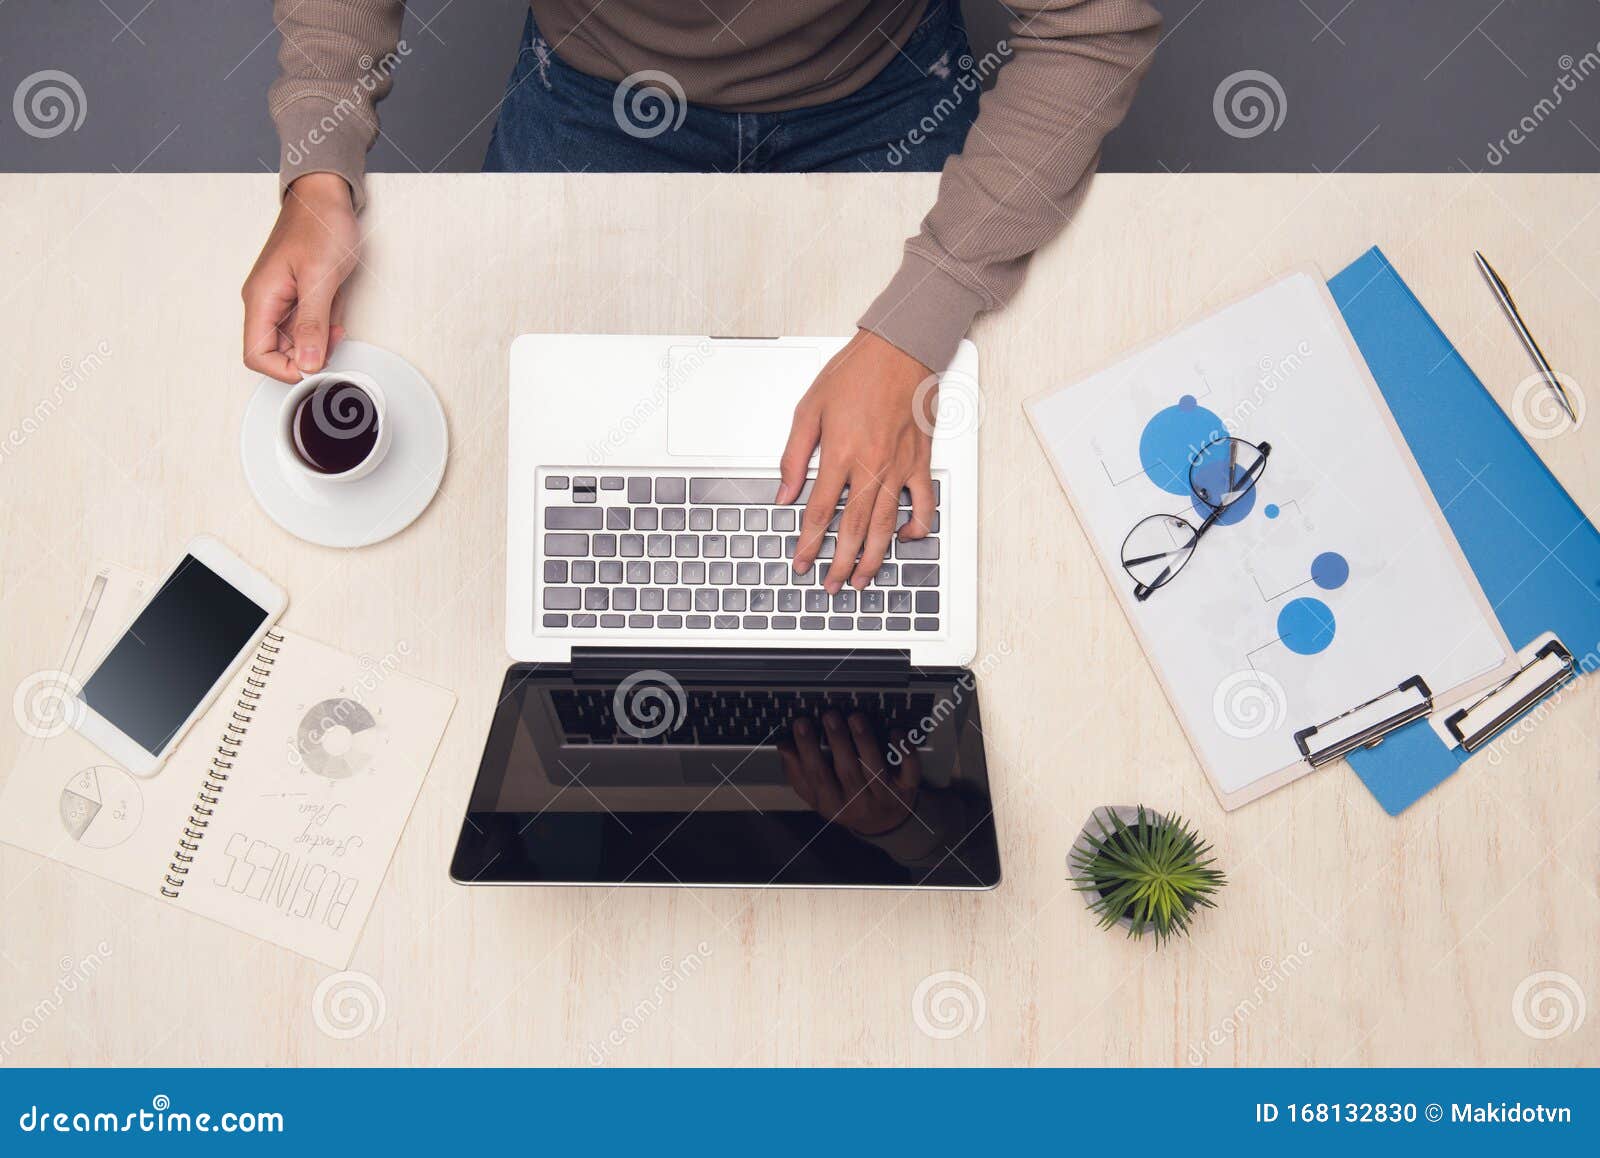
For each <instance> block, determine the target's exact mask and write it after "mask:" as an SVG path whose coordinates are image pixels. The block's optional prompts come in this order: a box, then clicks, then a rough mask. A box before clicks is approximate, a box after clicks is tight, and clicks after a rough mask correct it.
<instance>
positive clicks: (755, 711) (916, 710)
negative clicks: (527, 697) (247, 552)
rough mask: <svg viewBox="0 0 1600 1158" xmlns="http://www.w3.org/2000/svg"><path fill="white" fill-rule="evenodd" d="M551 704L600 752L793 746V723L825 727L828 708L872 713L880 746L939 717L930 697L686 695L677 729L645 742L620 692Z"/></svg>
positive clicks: (576, 739) (567, 693) (575, 692)
mask: <svg viewBox="0 0 1600 1158" xmlns="http://www.w3.org/2000/svg"><path fill="white" fill-rule="evenodd" d="M550 699H551V703H552V704H553V705H554V707H555V712H556V718H557V719H558V720H559V721H560V723H561V730H562V732H563V734H564V736H565V738H566V742H567V743H568V744H596V745H608V744H623V745H640V744H692V745H694V746H696V747H706V746H731V747H739V748H752V747H761V746H764V745H772V744H776V743H777V742H778V741H779V740H783V739H787V738H788V737H789V735H790V732H791V730H792V728H793V726H794V721H795V720H797V719H799V718H801V717H802V716H804V717H807V718H810V719H812V720H820V719H821V718H822V714H823V712H825V711H828V710H829V709H832V710H834V711H837V712H838V713H840V714H841V715H843V716H849V715H850V714H851V713H852V712H864V713H866V715H867V716H868V717H869V718H871V719H872V721H873V725H874V728H875V729H876V730H877V732H878V739H879V740H880V741H884V740H885V739H886V738H887V737H888V736H889V735H890V733H891V732H894V731H896V730H898V731H902V732H906V733H908V734H910V735H917V734H918V733H917V731H916V729H918V728H922V727H926V726H927V720H928V718H929V716H930V715H931V713H932V712H933V711H934V698H933V695H932V693H930V692H911V691H898V690H897V691H881V692H874V691H870V690H856V689H852V690H849V691H835V690H830V689H827V688H796V689H793V690H787V689H786V690H784V691H781V692H779V691H775V690H767V689H762V688H730V689H720V688H686V689H684V702H683V712H682V715H681V717H680V718H679V720H678V722H677V724H676V726H674V727H673V728H672V729H671V730H669V731H666V732H664V733H662V734H660V735H648V736H643V737H641V736H640V735H638V732H639V729H637V728H634V729H631V730H629V729H626V728H623V727H621V726H620V725H619V724H618V722H617V719H616V716H615V714H614V713H615V710H616V704H615V703H614V700H615V693H614V691H613V689H610V688H603V689H591V688H573V689H560V690H553V691H551V693H550ZM818 738H819V740H820V741H821V742H822V743H823V744H824V745H825V744H826V742H827V736H826V733H823V732H819V737H818ZM918 746H919V747H920V746H921V745H920V744H919V745H918Z"/></svg>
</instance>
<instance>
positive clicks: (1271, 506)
mask: <svg viewBox="0 0 1600 1158" xmlns="http://www.w3.org/2000/svg"><path fill="white" fill-rule="evenodd" d="M1261 513H1262V514H1263V515H1266V516H1267V518H1269V519H1275V518H1277V517H1278V504H1277V503H1268V504H1267V505H1266V506H1264V507H1262V508H1261Z"/></svg>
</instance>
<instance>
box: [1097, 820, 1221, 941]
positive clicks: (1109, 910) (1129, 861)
mask: <svg viewBox="0 0 1600 1158" xmlns="http://www.w3.org/2000/svg"><path fill="white" fill-rule="evenodd" d="M1109 815H1110V820H1111V823H1110V826H1109V827H1108V826H1107V825H1106V822H1105V819H1104V818H1103V816H1102V814H1101V813H1100V812H1096V813H1095V816H1094V820H1093V824H1094V827H1095V828H1096V829H1097V830H1098V831H1095V832H1086V833H1085V834H1084V835H1085V840H1084V841H1083V843H1082V844H1080V845H1079V846H1077V847H1075V848H1074V849H1073V850H1072V855H1071V857H1070V858H1069V866H1070V870H1071V879H1072V885H1073V887H1074V888H1075V889H1077V890H1078V891H1079V892H1081V893H1087V894H1091V895H1092V897H1093V899H1092V900H1090V902H1089V908H1090V910H1091V911H1092V912H1093V913H1095V914H1096V915H1097V916H1098V917H1099V919H1100V927H1101V928H1103V929H1109V928H1111V926H1113V925H1115V924H1117V922H1119V921H1121V920H1122V919H1123V918H1124V917H1126V918H1128V921H1129V924H1128V936H1130V937H1142V936H1144V935H1145V934H1146V933H1150V934H1152V935H1153V936H1154V937H1155V939H1156V944H1157V945H1160V944H1162V943H1163V942H1165V941H1166V940H1167V939H1168V938H1169V937H1172V936H1175V935H1186V934H1187V933H1188V932H1189V925H1190V922H1191V921H1192V920H1193V918H1194V914H1195V910H1196V909H1199V908H1208V909H1209V908H1215V907H1216V902H1215V901H1214V900H1213V899H1212V898H1213V897H1214V896H1215V894H1216V892H1217V890H1219V889H1220V888H1222V886H1223V885H1225V884H1227V883H1228V878H1227V876H1226V875H1224V874H1223V872H1222V871H1221V870H1220V869H1216V868H1212V867H1211V866H1212V865H1213V864H1214V863H1215V860H1216V858H1215V857H1213V856H1211V855H1210V853H1211V845H1210V843H1209V842H1207V841H1205V840H1202V839H1201V838H1200V836H1199V834H1198V833H1196V832H1195V831H1194V829H1193V828H1192V827H1191V826H1190V825H1189V822H1188V821H1186V820H1184V819H1183V818H1182V817H1180V816H1162V815H1160V814H1158V813H1156V812H1147V811H1146V810H1145V808H1144V806H1143V805H1140V806H1139V809H1138V813H1137V815H1136V816H1135V817H1134V822H1133V823H1132V824H1131V825H1130V824H1127V823H1125V822H1124V821H1123V820H1122V818H1121V817H1120V816H1118V815H1116V814H1115V813H1114V812H1112V813H1109Z"/></svg>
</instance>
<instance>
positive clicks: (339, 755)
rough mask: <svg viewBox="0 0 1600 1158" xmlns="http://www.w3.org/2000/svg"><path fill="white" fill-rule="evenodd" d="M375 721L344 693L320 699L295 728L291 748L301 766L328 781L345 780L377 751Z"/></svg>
mask: <svg viewBox="0 0 1600 1158" xmlns="http://www.w3.org/2000/svg"><path fill="white" fill-rule="evenodd" d="M377 740H378V721H377V720H376V719H375V718H373V715H372V713H371V712H369V711H368V710H367V709H366V708H365V707H364V706H363V705H362V704H360V703H359V702H357V701H356V700H352V699H349V698H347V697H345V696H335V697H333V698H332V699H327V700H320V701H318V702H317V703H315V704H312V705H311V707H309V708H307V709H306V712H305V715H303V716H301V717H300V723H299V725H298V726H297V727H296V728H295V738H294V748H295V752H296V753H297V754H298V756H299V759H300V763H301V765H302V766H303V767H305V768H307V769H309V770H310V771H312V772H314V773H316V774H317V775H318V776H321V777H324V778H325V779H328V780H348V779H349V778H350V777H352V776H354V775H356V774H357V773H359V772H364V771H366V769H367V768H368V767H370V766H371V764H372V760H373V757H374V756H375V755H376V754H377Z"/></svg>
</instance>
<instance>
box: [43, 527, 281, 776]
mask: <svg viewBox="0 0 1600 1158" xmlns="http://www.w3.org/2000/svg"><path fill="white" fill-rule="evenodd" d="M287 602H288V599H287V597H286V596H285V595H284V593H283V589H282V588H280V587H279V586H278V585H277V584H275V583H273V582H272V580H270V579H268V578H267V577H266V576H265V575H263V574H261V572H259V571H257V570H256V569H255V568H254V567H251V566H250V565H249V564H248V563H246V562H245V561H244V560H243V559H241V558H239V556H237V555H235V554H234V553H233V552H232V551H230V550H228V548H227V547H224V546H223V545H222V544H221V543H220V542H218V541H217V540H216V539H213V538H212V537H211V536H210V535H201V536H199V537H198V538H196V539H194V540H193V541H191V542H190V543H189V545H188V546H187V547H185V548H184V554H183V557H182V558H181V559H179V560H178V562H177V565H176V566H174V567H173V568H172V570H171V571H170V572H168V573H167V575H166V576H165V577H164V578H163V579H162V580H161V582H160V584H159V585H158V586H157V587H156V591H155V594H154V595H152V596H151V597H150V598H149V599H148V600H146V601H145V603H144V606H142V607H141V608H140V609H139V610H138V612H137V613H135V615H134V617H133V619H132V620H131V621H130V622H129V624H128V626H127V628H126V629H125V630H124V631H123V633H122V635H121V636H120V637H119V638H118V639H117V641H116V642H115V643H113V644H112V645H111V647H110V649H109V650H108V651H107V652H106V654H105V655H104V656H103V657H102V658H101V659H100V661H99V663H97V664H96V665H95V667H94V670H93V671H92V672H90V673H89V678H88V679H86V680H84V681H83V685H82V690H81V691H79V692H78V693H77V695H76V697H75V698H76V699H77V701H78V702H77V705H76V707H77V710H76V711H74V712H72V713H71V716H72V719H73V727H75V728H76V729H77V730H78V731H79V732H81V733H82V734H83V736H84V737H85V738H86V739H88V740H89V741H90V743H92V744H94V746H95V747H97V748H99V749H100V750H101V751H102V752H104V753H105V754H106V755H108V756H110V757H111V758H112V759H113V760H115V761H116V762H117V763H118V764H121V765H122V766H123V767H124V768H126V769H127V770H128V771H129V772H132V773H134V774H135V775H137V776H153V775H155V773H156V772H158V771H160V769H161V765H162V764H163V763H165V762H166V759H167V757H168V756H169V755H171V754H172V750H173V749H174V748H176V747H177V746H178V743H179V741H181V740H182V739H183V736H184V733H185V732H187V731H188V730H189V728H190V726H191V725H192V724H193V723H194V722H195V721H196V720H197V719H199V718H200V716H201V715H202V714H203V713H204V712H205V710H206V709H207V708H209V707H210V706H211V702H212V701H213V700H215V699H216V698H217V693H219V692H220V691H222V688H223V685H224V684H226V683H227V682H228V679H229V678H230V677H231V676H232V675H233V673H234V672H235V671H237V670H238V668H239V665H240V664H241V663H242V662H243V661H244V659H245V657H246V656H247V655H249V654H251V652H252V650H253V649H254V648H255V647H256V646H257V645H258V644H259V643H260V642H261V638H262V636H264V635H266V633H267V629H268V628H270V627H271V626H272V625H273V623H274V622H276V621H277V618H278V616H280V615H282V614H283V608H284V605H285V604H286V603H287Z"/></svg>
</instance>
